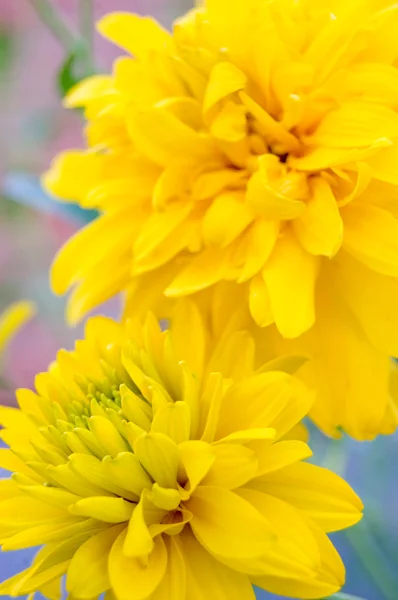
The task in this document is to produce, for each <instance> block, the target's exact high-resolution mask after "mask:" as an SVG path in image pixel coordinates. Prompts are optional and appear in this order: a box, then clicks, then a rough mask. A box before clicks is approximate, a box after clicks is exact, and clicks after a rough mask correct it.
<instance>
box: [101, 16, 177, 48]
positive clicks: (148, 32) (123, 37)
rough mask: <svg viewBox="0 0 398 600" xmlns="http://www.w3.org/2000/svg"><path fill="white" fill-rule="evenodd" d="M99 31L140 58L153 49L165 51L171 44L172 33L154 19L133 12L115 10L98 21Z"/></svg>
mask: <svg viewBox="0 0 398 600" xmlns="http://www.w3.org/2000/svg"><path fill="white" fill-rule="evenodd" d="M97 28H98V31H99V32H100V33H101V34H102V35H103V36H104V37H106V38H107V39H108V40H110V41H111V42H113V43H114V44H117V45H118V46H121V47H122V48H123V49H124V50H127V51H128V52H130V53H131V54H134V56H136V57H137V58H138V59H145V58H146V57H147V56H148V54H149V53H150V52H151V51H153V50H158V51H161V52H164V51H165V50H166V49H167V47H168V46H169V44H170V34H169V33H168V32H167V31H166V30H165V29H163V28H162V27H161V26H160V25H159V24H158V23H157V22H156V21H155V20H154V19H151V18H150V17H140V16H139V15H134V14H132V13H127V12H126V13H123V12H113V13H110V14H108V15H106V16H105V17H103V18H102V19H101V20H100V21H99V23H97Z"/></svg>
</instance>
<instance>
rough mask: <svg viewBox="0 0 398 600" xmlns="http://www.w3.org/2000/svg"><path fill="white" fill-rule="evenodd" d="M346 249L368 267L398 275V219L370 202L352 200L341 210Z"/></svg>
mask: <svg viewBox="0 0 398 600" xmlns="http://www.w3.org/2000/svg"><path fill="white" fill-rule="evenodd" d="M341 215H342V218H343V221H344V249H345V250H347V252H349V253H350V254H352V256H354V257H355V258H357V259H358V260H359V261H361V262H362V263H364V264H365V265H366V266H367V267H370V268H371V269H374V270H375V271H378V272H379V273H383V274H384V275H391V276H393V277H396V276H398V219H396V218H395V217H393V216H392V215H391V213H388V212H387V211H385V210H383V209H382V208H379V207H377V206H372V205H370V204H362V203H361V204H360V203H359V202H358V203H351V204H349V205H348V206H346V207H344V208H343V209H342V211H341Z"/></svg>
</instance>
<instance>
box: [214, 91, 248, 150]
mask: <svg viewBox="0 0 398 600" xmlns="http://www.w3.org/2000/svg"><path fill="white" fill-rule="evenodd" d="M210 132H211V134H212V136H213V137H215V138H216V139H218V140H221V141H222V142H226V143H230V144H234V143H239V142H241V141H243V140H245V138H246V135H247V120H246V110H245V108H244V107H243V106H239V105H237V104H235V102H232V101H231V102H227V103H226V104H225V105H224V106H223V107H222V108H221V109H220V110H219V111H218V112H217V114H216V115H215V117H214V118H213V120H212V123H211V126H210Z"/></svg>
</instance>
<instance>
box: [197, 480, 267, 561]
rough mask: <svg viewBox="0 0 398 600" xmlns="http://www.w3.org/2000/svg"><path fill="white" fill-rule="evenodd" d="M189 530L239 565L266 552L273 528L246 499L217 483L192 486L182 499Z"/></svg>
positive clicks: (219, 553)
mask: <svg viewBox="0 0 398 600" xmlns="http://www.w3.org/2000/svg"><path fill="white" fill-rule="evenodd" d="M186 506H187V508H188V510H190V511H191V512H192V514H193V517H192V520H191V523H190V525H191V527H192V531H193V532H194V534H195V536H196V538H197V539H198V540H199V542H200V543H201V544H202V546H204V547H205V548H206V550H207V551H208V552H210V553H211V554H213V555H215V556H220V557H225V558H233V559H237V560H239V561H240V562H241V564H242V565H245V564H247V563H248V562H249V563H250V559H253V558H255V557H259V556H261V555H262V554H264V552H266V549H267V546H268V544H269V543H270V539H271V538H272V537H273V532H272V530H271V528H270V525H269V524H268V523H267V521H266V520H265V519H264V518H263V517H262V515H260V513H259V512H258V511H257V510H256V509H255V508H253V506H251V504H250V503H249V502H247V501H246V500H243V499H242V498H240V497H239V496H237V495H236V494H235V493H234V492H231V491H229V490H226V489H223V488H220V487H202V486H199V487H198V488H196V490H195V493H194V494H193V496H192V497H191V498H190V500H189V501H188V502H187V503H186Z"/></svg>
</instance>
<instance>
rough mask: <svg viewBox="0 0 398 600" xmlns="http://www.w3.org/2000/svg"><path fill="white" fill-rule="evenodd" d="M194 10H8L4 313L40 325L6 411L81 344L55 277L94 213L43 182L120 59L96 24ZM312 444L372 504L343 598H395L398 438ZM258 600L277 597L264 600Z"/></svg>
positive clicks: (343, 545)
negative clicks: (15, 305) (101, 78)
mask: <svg viewBox="0 0 398 600" xmlns="http://www.w3.org/2000/svg"><path fill="white" fill-rule="evenodd" d="M191 5H192V2H190V1H189V0H112V2H110V0H80V1H79V0H1V2H0V81H1V82H2V85H1V88H0V128H1V131H2V135H1V136H0V313H1V312H2V311H3V310H4V309H5V308H6V307H7V306H9V305H10V304H11V303H12V302H15V301H17V300H20V299H22V298H29V299H30V300H32V301H33V302H35V303H36V305H37V307H38V313H37V316H36V317H35V318H34V319H32V320H31V321H30V322H29V323H27V324H26V325H25V327H24V328H23V329H22V330H21V331H20V332H19V333H18V335H17V336H16V337H15V338H14V339H13V340H12V341H11V343H10V344H9V346H8V347H7V349H6V351H5V355H4V358H3V367H2V368H3V372H4V374H5V380H4V381H3V382H2V384H1V389H0V397H1V401H2V402H5V403H14V390H15V388H16V387H32V385H33V378H34V375H35V374H36V373H38V372H40V371H43V370H46V369H47V366H48V364H49V362H50V361H52V360H53V359H54V358H55V354H56V351H57V349H58V348H60V347H61V346H63V347H66V348H71V347H72V345H73V341H74V340H75V339H76V337H81V336H82V330H81V329H80V328H78V329H73V330H71V329H68V328H67V327H66V325H65V324H64V301H63V300H62V299H60V298H57V297H54V296H53V295H52V294H51V293H50V289H49V285H48V269H49V266H50V264H51V262H52V259H53V256H54V254H55V252H56V251H57V249H58V248H59V247H60V246H61V244H63V242H64V241H65V240H66V239H68V238H69V237H70V235H71V234H72V233H73V231H74V230H75V229H76V228H77V227H79V226H81V224H82V223H84V222H87V221H88V220H90V218H91V216H92V215H90V214H87V213H85V212H82V211H79V210H78V209H76V207H73V208H71V207H70V206H68V205H65V204H62V205H61V204H60V205H57V204H54V203H52V202H51V201H50V200H49V199H48V198H47V197H46V196H45V195H44V194H43V192H42V190H41V189H40V186H39V184H38V176H39V175H40V174H41V173H42V172H43V171H44V170H45V169H46V168H48V165H49V163H50V161H51V159H52V158H53V157H54V155H55V154H56V153H57V152H59V151H60V150H63V149H65V148H73V147H76V148H79V147H82V145H83V140H82V139H81V131H82V127H81V116H80V114H79V113H78V112H72V111H66V110H64V109H63V108H62V105H61V100H60V95H61V93H62V92H63V91H65V89H66V88H67V87H68V85H70V84H71V83H73V79H74V78H76V77H79V76H80V75H86V74H88V72H92V70H93V69H94V67H95V69H96V70H98V72H107V71H109V70H110V66H111V63H112V60H113V58H114V57H115V56H116V55H118V54H120V50H119V49H117V48H115V47H113V46H112V45H111V44H109V43H107V42H106V41H105V40H104V39H101V38H100V36H98V35H96V34H95V35H94V34H93V33H92V32H93V28H92V26H93V22H94V21H95V20H97V19H98V18H100V17H101V16H102V15H104V14H105V13H106V12H109V11H110V10H112V11H118V10H124V11H135V12H138V13H140V14H150V15H153V16H155V17H156V18H157V19H158V20H160V21H161V22H162V24H163V25H165V26H167V27H169V26H170V24H171V22H172V20H173V19H174V18H175V17H176V16H178V15H180V14H182V13H183V12H185V11H186V10H187V9H189V8H190V6H191ZM51 9H52V10H51ZM52 11H56V14H58V15H61V17H62V18H61V23H62V24H63V27H62V28H61V30H60V31H58V33H57V35H54V32H53V31H51V30H50V27H49V26H48V25H49V24H48V22H47V24H46V23H45V22H44V21H45V20H46V19H47V20H48V18H49V17H50V21H51V16H52ZM38 12H39V13H41V17H39V16H38ZM50 25H51V23H50ZM53 25H54V23H53ZM69 25H70V28H69V27H68V26H69ZM70 30H72V31H74V32H77V33H79V31H80V30H83V33H84V36H85V39H86V40H89V43H88V44H87V43H86V45H85V46H84V47H83V48H82V47H81V46H79V44H77V45H76V40H75V39H74V38H73V37H70V36H69V34H68V33H65V32H69V31H70ZM91 36H92V39H93V41H92V43H90V39H91ZM76 55H79V56H78V57H77V56H76ZM84 69H86V72H82V70H83V71H84ZM16 200H17V202H16ZM118 310H119V303H118V301H117V300H116V301H115V302H112V303H111V304H109V305H107V306H106V307H102V308H101V309H100V311H97V312H101V313H106V314H110V315H111V316H117V315H118ZM311 436H312V441H311V442H312V447H313V449H314V451H315V460H316V462H318V463H319V464H324V465H325V466H328V467H330V468H332V469H333V470H335V471H336V472H338V473H339V474H340V475H342V476H344V477H345V478H346V479H347V480H348V481H349V482H350V484H351V485H352V486H353V487H354V489H355V490H356V491H357V492H358V493H359V494H360V496H361V497H362V498H363V499H364V501H365V518H364V520H363V521H362V523H361V524H360V525H359V526H358V527H356V528H355V529H353V530H352V531H349V532H348V533H347V534H337V535H335V536H334V538H333V540H334V543H335V544H336V546H337V547H338V548H339V551H340V552H341V554H342V556H343V558H344V561H345V564H346V568H347V584H346V587H345V588H344V591H345V592H346V593H347V594H354V595H356V596H359V597H360V598H363V599H365V600H397V598H398V575H397V565H398V543H397V539H398V511H397V508H396V500H395V499H396V495H397V480H398V477H397V474H398V473H397V467H396V461H394V456H395V455H396V454H397V453H398V436H397V435H395V436H391V437H389V438H383V437H380V438H378V439H377V440H376V441H375V442H373V443H372V444H368V443H361V444H359V443H355V442H353V441H351V440H350V439H348V438H343V439H342V440H340V441H337V442H335V441H329V440H327V439H326V438H324V437H323V436H322V435H321V434H319V432H317V431H315V430H312V431H311ZM388 457H392V458H391V459H389V458H388ZM33 553H34V551H31V550H28V551H21V552H18V553H9V554H7V555H4V554H3V555H1V558H0V579H1V580H3V579H5V578H6V577H8V576H10V575H11V574H13V573H16V572H17V571H20V570H21V569H23V568H24V567H26V566H27V564H28V563H29V561H30V557H31V556H32V554H33ZM257 597H258V599H259V600H260V599H261V600H270V598H273V596H271V595H269V594H266V593H265V592H258V596H257Z"/></svg>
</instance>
